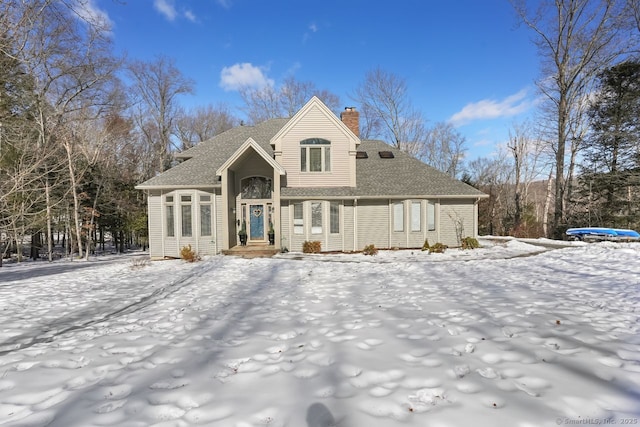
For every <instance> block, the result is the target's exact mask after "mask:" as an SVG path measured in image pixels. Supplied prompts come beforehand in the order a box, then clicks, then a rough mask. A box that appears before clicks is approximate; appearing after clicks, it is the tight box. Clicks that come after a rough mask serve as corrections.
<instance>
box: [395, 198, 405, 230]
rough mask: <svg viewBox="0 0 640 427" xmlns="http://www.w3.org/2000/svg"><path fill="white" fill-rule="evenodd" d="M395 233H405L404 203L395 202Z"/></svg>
mask: <svg viewBox="0 0 640 427" xmlns="http://www.w3.org/2000/svg"><path fill="white" fill-rule="evenodd" d="M398 211H400V212H398ZM393 232H394V233H402V232H404V202H393Z"/></svg>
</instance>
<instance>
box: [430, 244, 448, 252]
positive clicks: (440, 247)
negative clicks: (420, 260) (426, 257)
mask: <svg viewBox="0 0 640 427" xmlns="http://www.w3.org/2000/svg"><path fill="white" fill-rule="evenodd" d="M447 248H448V246H447V245H444V244H442V243H435V244H433V245H431V246H429V253H430V254H434V253H435V254H443V253H444V251H446V250H447Z"/></svg>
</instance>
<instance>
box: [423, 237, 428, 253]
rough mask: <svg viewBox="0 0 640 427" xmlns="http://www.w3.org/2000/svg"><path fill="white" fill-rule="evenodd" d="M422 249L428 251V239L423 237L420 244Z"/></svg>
mask: <svg viewBox="0 0 640 427" xmlns="http://www.w3.org/2000/svg"><path fill="white" fill-rule="evenodd" d="M422 250H423V251H428V250H429V239H424V244H423V245H422Z"/></svg>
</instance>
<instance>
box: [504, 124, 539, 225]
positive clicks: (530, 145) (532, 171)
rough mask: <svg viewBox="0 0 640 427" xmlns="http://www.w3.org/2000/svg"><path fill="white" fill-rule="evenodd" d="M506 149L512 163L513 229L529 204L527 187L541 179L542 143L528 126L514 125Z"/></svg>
mask: <svg viewBox="0 0 640 427" xmlns="http://www.w3.org/2000/svg"><path fill="white" fill-rule="evenodd" d="M507 149H508V150H509V153H510V154H511V157H512V161H513V187H514V193H513V196H514V200H513V201H514V214H513V217H514V218H513V229H514V230H515V231H517V230H519V229H520V227H521V221H522V214H523V210H524V207H526V206H527V205H528V203H529V200H528V194H529V186H530V185H531V183H532V182H533V181H534V180H535V179H540V178H541V173H542V168H541V166H542V165H541V156H542V152H543V143H542V141H541V140H540V139H538V138H536V137H535V136H534V135H533V132H532V129H531V126H530V124H528V123H516V124H514V125H513V127H512V129H510V130H509V142H508V144H507Z"/></svg>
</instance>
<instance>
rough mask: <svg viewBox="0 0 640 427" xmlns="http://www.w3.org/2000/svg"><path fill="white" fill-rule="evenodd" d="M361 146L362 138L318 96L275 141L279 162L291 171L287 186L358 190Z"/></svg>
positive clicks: (275, 150) (273, 144)
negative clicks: (357, 172) (310, 161)
mask: <svg viewBox="0 0 640 427" xmlns="http://www.w3.org/2000/svg"><path fill="white" fill-rule="evenodd" d="M358 144H360V139H359V138H358V137H357V136H356V135H355V134H354V133H353V132H352V131H351V130H350V129H349V128H348V127H347V126H346V125H345V124H344V123H342V121H341V120H340V119H338V117H337V116H336V115H335V114H334V113H333V112H332V111H331V110H329V109H328V108H327V107H326V106H325V105H324V104H323V103H322V102H321V101H320V100H319V99H318V98H316V97H313V98H311V100H310V101H309V102H308V103H307V104H306V105H305V106H304V107H303V108H302V109H301V110H300V111H299V112H298V113H296V114H295V115H294V116H293V117H292V118H291V120H289V122H287V124H286V125H285V126H283V128H282V129H280V131H279V132H278V133H276V135H275V136H274V137H273V138H272V139H271V145H272V147H273V148H274V155H275V159H276V161H277V162H278V163H280V164H281V165H282V167H284V168H285V170H286V171H287V187H309V188H313V187H320V186H322V187H354V186H355V185H356V178H355V152H356V151H357V146H358ZM312 147H313V148H312ZM321 147H322V148H321ZM320 153H321V154H320ZM312 155H313V156H314V165H315V166H314V167H313V169H312V168H311V167H310V163H309V160H308V159H310V158H311V156H312ZM320 157H321V159H320ZM318 162H320V163H321V166H318Z"/></svg>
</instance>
